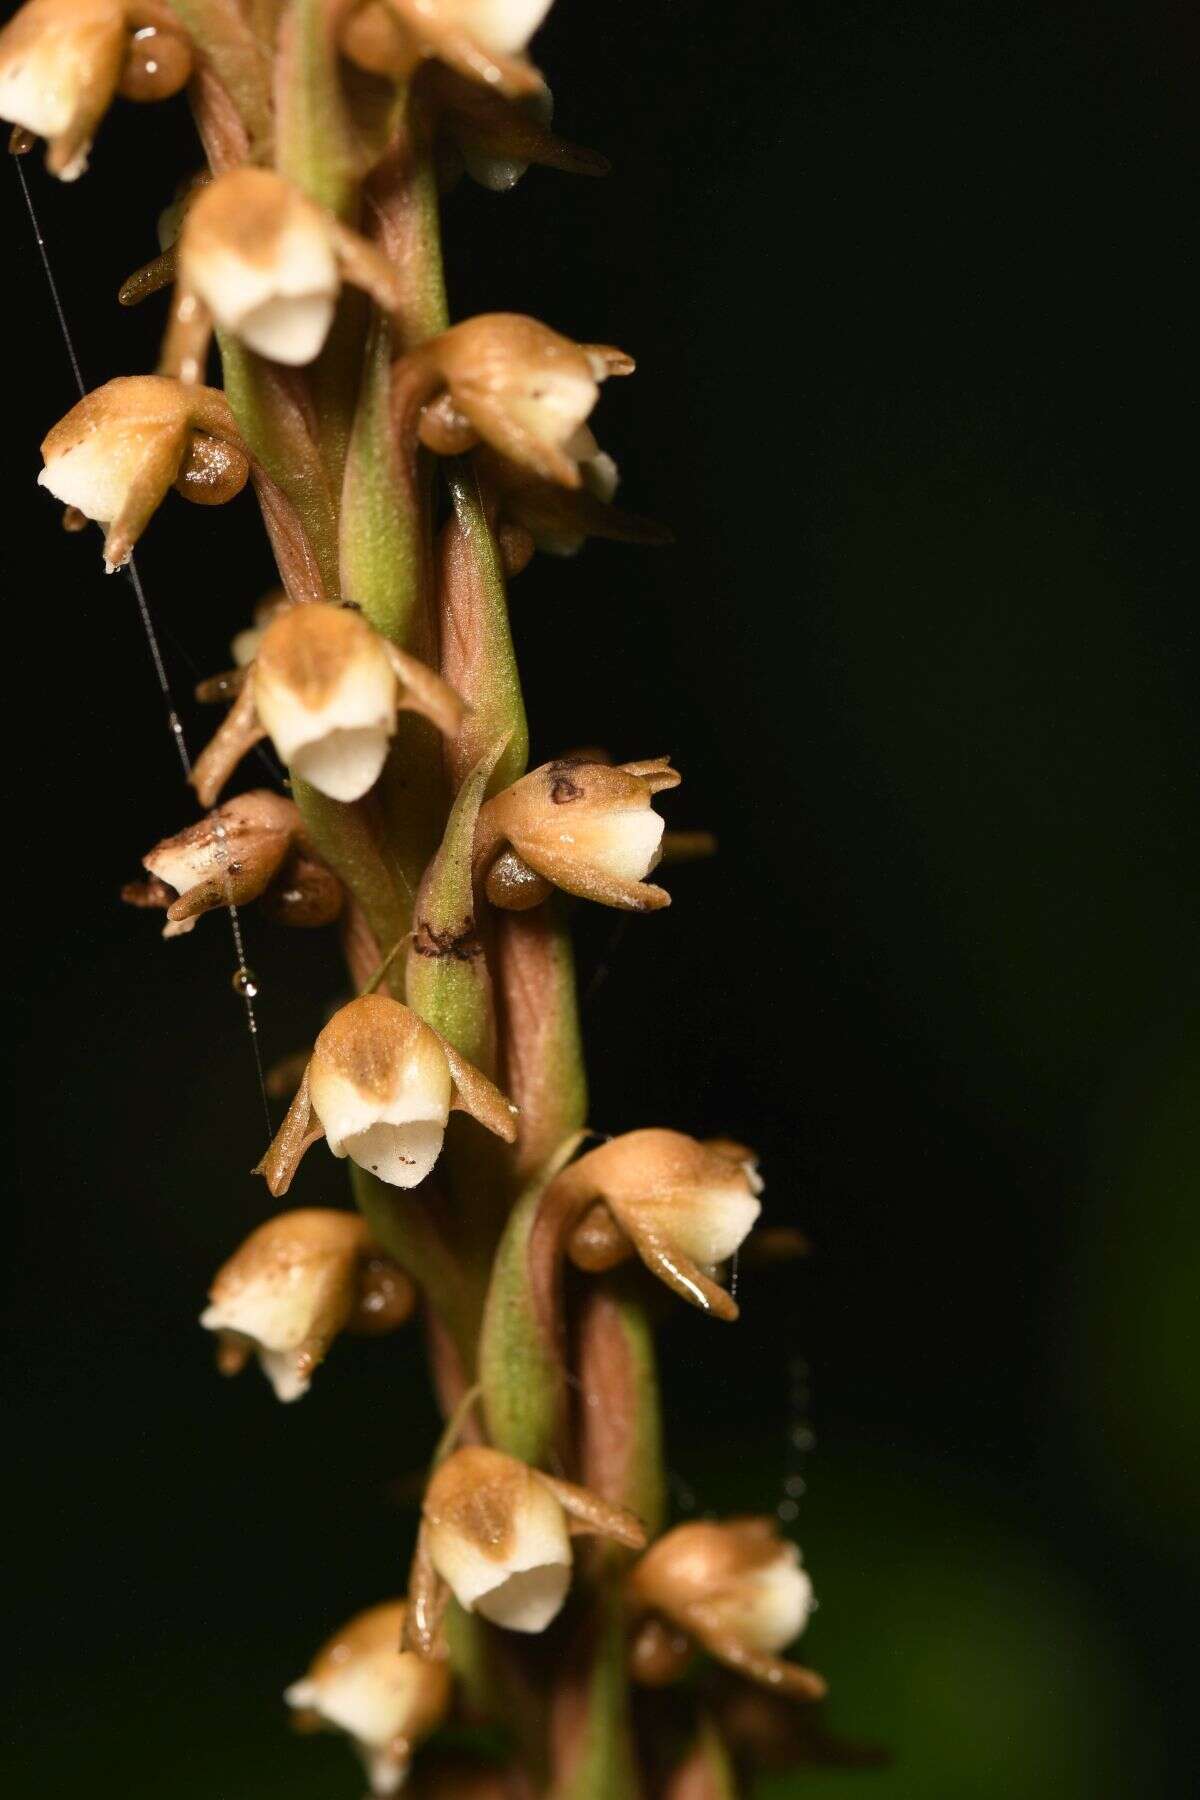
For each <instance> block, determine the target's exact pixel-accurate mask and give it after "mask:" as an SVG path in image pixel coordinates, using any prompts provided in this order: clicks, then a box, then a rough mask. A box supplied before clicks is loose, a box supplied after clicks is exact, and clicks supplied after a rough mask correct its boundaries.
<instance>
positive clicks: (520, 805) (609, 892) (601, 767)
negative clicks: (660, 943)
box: [475, 756, 680, 912]
mask: <svg viewBox="0 0 1200 1800" xmlns="http://www.w3.org/2000/svg"><path fill="white" fill-rule="evenodd" d="M679 782H680V776H679V773H678V771H677V770H675V769H673V768H672V767H671V765H670V758H669V757H666V756H659V757H654V758H652V759H651V760H650V761H648V762H631V763H619V764H618V765H617V766H616V767H612V766H610V765H609V764H607V763H601V762H589V761H585V760H582V759H575V758H563V759H561V760H559V761H558V762H551V763H544V764H543V765H542V767H541V768H540V769H534V770H532V771H531V772H530V774H528V775H523V776H522V777H521V779H520V780H519V781H516V782H514V783H513V785H512V786H511V787H509V788H505V789H504V790H503V792H501V793H499V794H496V795H494V796H493V798H492V799H491V800H489V801H487V802H486V803H485V805H484V806H483V807H482V808H481V809H480V814H479V827H478V831H477V834H476V839H475V856H476V869H477V872H478V873H479V874H480V875H481V876H482V877H483V879H484V882H485V886H486V890H487V896H488V899H489V900H491V902H492V904H493V905H494V906H501V907H509V908H512V909H514V910H517V911H522V910H524V909H525V908H526V907H528V906H532V905H536V904H537V903H538V901H540V900H543V899H545V897H546V893H547V892H548V889H547V887H546V885H545V884H546V883H550V884H552V885H553V886H554V887H559V888H562V889H563V890H564V891H565V892H566V893H568V894H577V895H579V897H580V898H581V899H584V900H598V901H600V902H601V903H602V904H603V905H605V906H618V907H621V908H622V909H623V910H624V911H626V912H655V911H657V910H658V908H660V907H663V906H669V905H670V904H671V896H670V895H669V894H668V893H667V891H666V889H665V888H660V887H655V886H654V885H653V884H652V883H650V882H648V881H647V880H646V879H645V877H646V876H647V875H648V874H649V873H650V871H651V869H653V868H654V866H655V864H656V863H657V861H658V857H659V847H660V844H661V842H662V834H663V821H662V819H661V817H660V816H659V814H658V813H656V812H655V811H654V809H653V807H652V806H651V804H650V802H651V800H652V799H653V797H654V795H655V794H659V793H663V792H664V791H665V790H667V789H668V788H675V787H678V786H679ZM530 871H532V872H533V877H537V878H540V885H538V884H537V882H536V881H535V880H533V879H531V875H530Z"/></svg>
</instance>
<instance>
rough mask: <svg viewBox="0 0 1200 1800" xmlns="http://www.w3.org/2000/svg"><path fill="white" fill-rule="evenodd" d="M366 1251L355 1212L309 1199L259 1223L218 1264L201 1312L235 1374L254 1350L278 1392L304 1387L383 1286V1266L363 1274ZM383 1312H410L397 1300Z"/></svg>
mask: <svg viewBox="0 0 1200 1800" xmlns="http://www.w3.org/2000/svg"><path fill="white" fill-rule="evenodd" d="M369 1253H370V1245H369V1241H368V1235H367V1227H366V1223H365V1221H364V1220H363V1219H362V1218H361V1217H360V1216H359V1215H358V1214H357V1213H344V1212H331V1211H327V1210H325V1209H322V1208H317V1207H312V1208H308V1209H305V1210H302V1211H297V1212H286V1213H280V1215H279V1216H278V1218H275V1219H269V1220H268V1221H267V1223H266V1224H265V1225H260V1226H259V1228H258V1230H257V1231H255V1232H252V1233H251V1235H250V1236H249V1237H248V1238H247V1239H246V1241H245V1243H244V1244H243V1245H242V1246H241V1248H240V1249H239V1250H238V1251H237V1252H236V1253H235V1254H234V1255H233V1256H232V1257H231V1258H230V1259H229V1261H228V1262H227V1263H226V1264H225V1266H224V1267H223V1268H222V1269H221V1270H220V1271H219V1273H218V1275H217V1277H216V1280H215V1281H214V1282H213V1285H212V1288H211V1290H210V1293H209V1298H210V1300H211V1305H210V1306H208V1307H207V1308H206V1310H205V1311H204V1312H203V1313H202V1314H201V1315H200V1323H201V1324H202V1325H203V1326H204V1328H205V1329H206V1330H207V1331H216V1332H219V1333H220V1336H221V1351H220V1362H221V1367H222V1370H223V1371H224V1372H226V1373H229V1374H236V1373H237V1372H238V1370H239V1369H241V1368H242V1367H244V1365H245V1363H246V1360H247V1359H248V1357H249V1356H250V1354H251V1353H252V1352H253V1353H254V1354H256V1355H257V1357H258V1360H259V1363H260V1365H261V1367H262V1371H263V1373H264V1375H266V1376H267V1378H268V1380H269V1381H270V1383H271V1385H272V1387H273V1388H274V1389H275V1393H276V1395H277V1396H278V1398H279V1399H280V1400H298V1399H299V1398H300V1396H301V1395H302V1394H306V1393H307V1392H308V1388H309V1384H310V1382H311V1380H312V1375H313V1371H314V1369H315V1368H316V1367H317V1365H318V1363H320V1362H322V1361H323V1360H324V1358H325V1355H326V1353H327V1352H328V1350H329V1346H330V1345H331V1344H332V1342H333V1340H334V1338H335V1337H336V1336H337V1335H338V1333H339V1332H340V1331H342V1330H344V1329H345V1328H346V1327H347V1326H348V1325H351V1324H352V1323H354V1321H355V1316H356V1313H357V1310H358V1309H359V1307H360V1305H361V1303H362V1301H363V1299H364V1297H369V1296H375V1295H381V1294H382V1293H383V1292H384V1288H383V1284H382V1280H381V1275H380V1271H379V1270H378V1269H374V1270H373V1271H372V1272H371V1274H370V1278H369V1281H367V1280H365V1279H364V1278H365V1277H366V1276H367V1271H368V1267H369V1262H368V1257H369ZM372 1260H373V1261H378V1257H377V1254H376V1255H375V1256H374V1258H372ZM396 1273H397V1274H398V1273H399V1271H396ZM409 1298H410V1301H411V1285H409ZM386 1316H387V1317H388V1318H389V1320H390V1321H391V1322H392V1323H394V1324H399V1323H401V1320H402V1317H403V1316H405V1315H404V1314H403V1309H402V1308H401V1307H400V1306H398V1305H397V1304H395V1303H394V1301H393V1302H392V1303H391V1304H390V1306H389V1310H388V1313H387V1315H386ZM368 1328H370V1327H369V1326H368Z"/></svg>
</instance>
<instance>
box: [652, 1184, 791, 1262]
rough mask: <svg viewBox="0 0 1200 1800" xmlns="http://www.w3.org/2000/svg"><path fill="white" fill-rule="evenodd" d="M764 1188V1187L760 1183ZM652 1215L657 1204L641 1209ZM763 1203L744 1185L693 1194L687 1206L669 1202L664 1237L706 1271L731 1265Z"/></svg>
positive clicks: (664, 1223) (665, 1215) (752, 1226)
mask: <svg viewBox="0 0 1200 1800" xmlns="http://www.w3.org/2000/svg"><path fill="white" fill-rule="evenodd" d="M760 1188H761V1184H760ZM641 1211H642V1213H643V1215H652V1214H653V1212H654V1211H655V1208H654V1206H653V1203H650V1204H647V1205H644V1206H643V1207H642V1208H641ZM761 1212H762V1202H761V1201H760V1200H759V1199H758V1198H757V1197H756V1195H754V1194H748V1193H747V1192H746V1190H745V1187H744V1186H742V1185H741V1184H740V1183H731V1184H730V1185H729V1186H728V1187H712V1188H707V1189H704V1190H702V1191H700V1192H697V1193H693V1194H692V1195H690V1196H689V1198H688V1203H687V1205H686V1206H681V1205H679V1204H677V1203H676V1202H673V1201H668V1202H667V1204H666V1205H665V1206H664V1208H663V1219H662V1227H663V1235H664V1236H665V1237H669V1239H670V1241H671V1243H672V1244H673V1245H674V1246H675V1247H676V1248H677V1249H679V1250H682V1251H683V1253H684V1255H685V1256H688V1257H690V1258H691V1259H692V1261H693V1262H696V1263H698V1264H699V1265H700V1267H701V1268H703V1269H713V1268H716V1266H717V1265H718V1264H719V1263H723V1262H728V1260H729V1258H730V1257H731V1256H732V1255H733V1254H734V1252H735V1251H736V1250H738V1249H740V1247H741V1246H742V1244H743V1243H744V1242H745V1241H746V1239H747V1237H749V1235H750V1232H751V1231H752V1230H753V1228H754V1225H755V1223H756V1221H757V1220H758V1217H759V1214H760V1213H761Z"/></svg>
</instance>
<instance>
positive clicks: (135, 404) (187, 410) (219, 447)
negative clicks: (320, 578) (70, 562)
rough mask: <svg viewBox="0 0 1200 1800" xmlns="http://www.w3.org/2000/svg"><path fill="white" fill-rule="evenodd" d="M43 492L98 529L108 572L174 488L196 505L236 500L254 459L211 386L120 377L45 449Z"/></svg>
mask: <svg viewBox="0 0 1200 1800" xmlns="http://www.w3.org/2000/svg"><path fill="white" fill-rule="evenodd" d="M42 458H43V461H44V462H45V465H46V466H45V468H44V469H43V470H42V472H41V474H40V475H39V476H38V486H39V487H44V488H46V489H48V490H49V492H50V493H52V494H53V495H54V496H55V498H56V499H58V500H61V501H62V502H63V504H64V505H66V506H73V507H76V508H78V510H79V511H80V512H81V513H83V514H84V516H85V517H86V518H89V519H95V520H96V521H97V522H98V523H99V524H101V525H102V526H103V527H104V531H105V538H104V566H105V568H106V569H107V570H108V571H109V573H110V574H111V573H112V571H113V570H114V569H118V568H120V567H121V566H122V565H123V564H124V563H127V562H128V561H129V558H130V555H131V554H132V551H133V547H134V545H135V544H136V542H137V540H138V538H139V537H140V536H141V535H142V532H143V531H144V530H145V529H146V526H147V525H148V524H149V523H150V520H151V518H152V517H153V515H154V513H155V511H156V510H157V508H158V507H159V506H160V505H161V503H162V501H163V499H164V498H165V497H166V493H167V489H168V488H170V487H174V488H175V489H176V491H177V492H178V493H181V494H182V495H183V496H184V498H185V499H187V500H193V501H195V502H197V504H199V505H201V506H218V505H220V504H221V503H222V502H224V501H226V500H232V499H233V498H234V496H235V495H236V494H240V493H241V491H242V489H243V488H244V487H245V485H246V481H247V479H248V477H249V474H250V462H249V458H248V457H247V455H246V451H245V448H244V446H243V444H242V441H241V437H240V435H239V433H238V428H237V426H236V424H235V423H234V418H233V413H232V412H231V410H230V407H229V402H228V401H227V400H226V398H225V396H224V394H222V393H221V392H219V390H218V389H216V388H207V387H191V388H189V387H184V386H183V384H182V383H181V382H178V381H171V380H168V379H167V378H166V377H165V376H161V375H121V376H118V377H117V379H116V380H115V381H109V382H106V383H105V385H104V386H103V387H101V388H96V389H95V390H94V391H93V392H92V393H90V394H88V395H86V396H85V397H84V399H82V400H81V401H80V402H79V404H78V405H77V406H73V407H72V408H71V410H70V412H69V413H68V414H67V416H66V417H65V418H64V419H61V420H60V421H59V423H58V424H57V425H56V426H55V427H54V429H53V431H51V432H50V433H49V434H48V436H47V437H46V438H45V440H44V441H43V443H42Z"/></svg>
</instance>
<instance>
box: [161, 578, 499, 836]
mask: <svg viewBox="0 0 1200 1800" xmlns="http://www.w3.org/2000/svg"><path fill="white" fill-rule="evenodd" d="M464 710H465V709H464V706H463V703H462V701H461V700H460V699H459V697H458V695H457V694H456V693H455V692H454V690H453V689H452V688H450V687H448V686H447V684H446V683H445V682H444V681H443V680H442V679H441V677H440V676H439V675H435V674H434V672H433V670H432V669H429V668H427V667H426V666H425V664H424V663H421V662H418V661H417V659H416V657H414V656H409V655H408V653H407V651H404V650H399V649H397V647H396V646H395V645H394V644H393V643H391V642H389V640H388V639H387V638H385V637H382V636H381V635H380V634H379V633H378V632H376V631H373V630H372V629H371V627H370V626H369V625H368V624H367V622H366V620H365V619H364V618H363V617H362V615H361V614H360V613H358V612H355V611H354V610H353V609H352V608H350V607H344V606H331V605H328V604H327V603H326V602H324V601H312V602H310V603H306V604H304V605H301V606H288V607H284V608H282V609H281V610H280V611H278V612H277V613H276V614H275V616H274V617H273V618H272V619H271V621H270V623H269V624H268V625H267V626H266V628H265V629H264V630H263V633H262V636H261V638H260V639H259V641H258V643H257V645H256V647H255V651H254V657H253V661H252V663H251V665H250V668H249V671H248V675H247V678H246V680H245V683H244V685H243V686H242V688H241V691H240V692H239V694H238V696H237V698H236V700H235V701H234V704H233V707H232V709H231V710H230V713H229V715H228V717H227V718H226V720H225V723H224V724H223V725H222V726H221V729H220V730H219V731H218V732H217V734H216V736H215V737H214V738H213V740H212V742H211V743H210V744H209V745H208V746H207V748H206V749H205V750H204V752H203V753H202V755H201V756H199V757H198V758H197V760H196V766H195V768H194V770H193V771H192V783H193V786H194V787H195V789H196V792H197V793H198V794H199V796H200V799H201V801H202V803H203V804H205V805H208V804H210V803H211V802H212V800H213V799H215V798H216V795H217V794H218V793H219V792H220V791H221V788H222V787H223V786H224V785H225V782H226V781H227V780H228V779H229V777H230V775H231V774H232V773H233V770H234V768H235V767H236V766H237V764H238V763H239V762H240V761H241V759H242V757H243V756H245V754H246V752H247V751H248V750H250V749H251V748H252V747H253V746H254V745H255V744H256V743H258V742H259V741H260V739H262V738H263V737H267V736H269V737H270V738H271V739H272V741H273V743H274V745H275V748H276V750H277V751H278V753H279V756H280V758H281V759H282V761H283V762H285V763H286V764H287V766H288V768H289V769H290V770H291V771H292V773H293V774H295V775H299V776H300V777H301V778H302V779H303V780H305V781H307V782H310V783H311V784H312V786H313V787H315V788H317V789H318V790H319V791H320V792H321V793H323V794H328V796H329V797H330V799H332V800H342V801H350V800H358V799H360V798H361V797H362V795H363V794H365V793H366V792H367V791H368V789H370V788H371V787H373V786H374V784H375V781H376V779H377V778H378V775H379V772H380V770H381V769H382V768H383V765H384V762H385V761H386V759H387V752H388V743H389V740H390V739H391V737H392V734H393V733H394V731H395V729H396V714H397V712H398V711H406V712H419V713H423V714H424V716H425V717H426V718H427V719H429V720H431V721H432V723H433V724H434V725H436V726H437V728H438V729H439V730H440V731H442V732H444V733H445V734H446V735H447V736H448V737H454V736H455V735H456V734H457V732H458V730H459V728H460V726H461V724H462V720H463V714H464Z"/></svg>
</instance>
